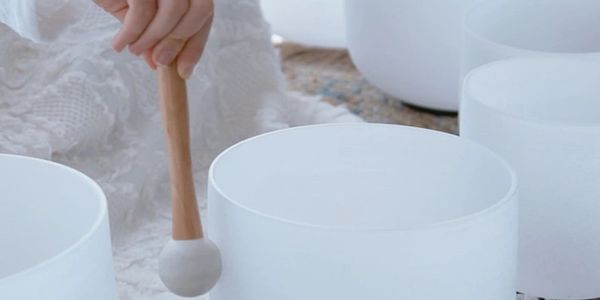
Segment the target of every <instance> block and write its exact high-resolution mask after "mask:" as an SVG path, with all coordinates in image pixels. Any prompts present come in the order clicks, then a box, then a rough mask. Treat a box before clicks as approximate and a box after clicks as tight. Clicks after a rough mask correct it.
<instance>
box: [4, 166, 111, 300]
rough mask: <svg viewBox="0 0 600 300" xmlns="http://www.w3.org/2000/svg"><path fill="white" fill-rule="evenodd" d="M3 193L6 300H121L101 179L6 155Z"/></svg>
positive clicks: (60, 167)
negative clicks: (116, 287) (118, 294)
mask: <svg viewBox="0 0 600 300" xmlns="http://www.w3.org/2000/svg"><path fill="white" fill-rule="evenodd" d="M0 192H1V193H2V196H1V197H0V245H1V246H0V299H6V300H8V299H19V300H40V299H44V300H82V299H86V300H116V299H117V297H116V290H115V280H114V273H113V265H112V256H111V242H110V232H109V225H108V216H107V208H106V200H105V197H104V194H103V193H102V190H101V189H100V187H98V185H97V184H96V183H94V182H93V181H92V180H91V179H89V178H88V177H86V176H85V175H83V174H81V173H79V172H77V171H75V170H73V169H70V168H67V167H65V166H62V165H59V164H56V163H53V162H49V161H44V160H39V159H34V158H28V157H22V156H14V155H3V154H0Z"/></svg>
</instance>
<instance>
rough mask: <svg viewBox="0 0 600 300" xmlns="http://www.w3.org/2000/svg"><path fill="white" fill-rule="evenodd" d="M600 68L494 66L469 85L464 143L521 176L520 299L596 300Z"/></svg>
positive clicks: (551, 62)
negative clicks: (487, 151)
mask: <svg viewBox="0 0 600 300" xmlns="http://www.w3.org/2000/svg"><path fill="white" fill-rule="evenodd" d="M599 83H600V60H598V59H592V58H529V59H512V60H507V61H500V62H495V63H492V64H489V65H485V66H482V67H480V68H478V69H475V70H474V71H473V72H472V73H470V75H469V76H467V78H466V80H465V87H464V98H463V104H462V107H461V122H460V123H461V124H460V127H461V130H460V131H461V135H462V136H464V137H466V138H469V139H473V140H475V141H477V142H480V143H482V144H484V145H486V146H488V147H489V148H491V149H492V150H494V151H496V152H497V153H499V154H501V155H502V156H504V157H505V158H506V159H507V160H508V161H509V163H511V164H512V165H513V166H514V168H515V169H516V171H517V174H518V175H519V178H520V183H521V185H520V199H521V200H522V201H521V202H520V203H521V206H520V207H521V210H520V216H521V217H520V227H521V230H520V231H521V232H520V241H519V243H520V249H519V252H520V257H519V266H520V268H519V277H520V278H519V284H518V288H519V291H521V292H524V293H526V294H528V295H531V296H537V297H544V298H552V299H589V298H596V297H600V282H599V280H600V218H599V216H600V84H599Z"/></svg>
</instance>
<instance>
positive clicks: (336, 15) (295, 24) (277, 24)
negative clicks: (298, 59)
mask: <svg viewBox="0 0 600 300" xmlns="http://www.w3.org/2000/svg"><path fill="white" fill-rule="evenodd" d="M260 5H261V8H262V11H263V14H264V16H265V19H266V20H267V22H269V23H270V24H271V29H272V31H273V33H275V34H277V35H280V36H282V37H283V38H284V39H286V40H289V41H292V42H296V43H301V44H306V45H309V46H317V47H326V48H344V47H346V24H345V20H344V0H261V3H260Z"/></svg>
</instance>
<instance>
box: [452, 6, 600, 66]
mask: <svg viewBox="0 0 600 300" xmlns="http://www.w3.org/2000/svg"><path fill="white" fill-rule="evenodd" d="M599 11H600V1H597V0H528V1H521V0H504V1H487V2H482V3H481V4H478V5H475V6H474V7H473V8H472V9H470V10H469V11H468V13H467V16H466V19H465V44H464V53H463V60H462V67H461V69H462V71H461V73H462V74H463V75H466V74H467V73H468V72H469V71H470V70H472V69H474V68H475V67H477V66H480V65H483V64H486V63H489V62H492V61H496V60H500V59H506V58H512V57H532V56H540V55H550V56H564V55H592V56H596V55H599V54H600V14H599V13H598V12H599ZM463 77H464V76H463Z"/></svg>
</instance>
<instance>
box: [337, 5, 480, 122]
mask: <svg viewBox="0 0 600 300" xmlns="http://www.w3.org/2000/svg"><path fill="white" fill-rule="evenodd" d="M475 1H476V0H418V1H417V0H394V1H390V0H369V1H365V0H346V28H347V39H348V48H349V49H350V54H351V55H352V60H353V61H354V63H355V64H356V66H357V67H358V69H359V70H360V71H361V73H362V74H363V75H364V76H365V77H366V78H367V80H369V81H370V82H371V83H373V84H374V85H376V86H378V87H379V88H381V89H382V90H384V91H385V92H387V93H389V94H391V95H392V96H394V97H397V98H399V99H401V100H402V101H404V102H407V103H411V104H414V105H417V106H422V107H426V108H431V109H436V110H443V111H456V110H457V109H458V102H459V101H458V99H459V96H460V95H459V86H460V79H461V77H460V49H461V48H460V45H461V37H462V24H463V22H462V18H463V15H464V12H465V11H466V9H467V7H469V5H471V4H472V3H474V2H475Z"/></svg>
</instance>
